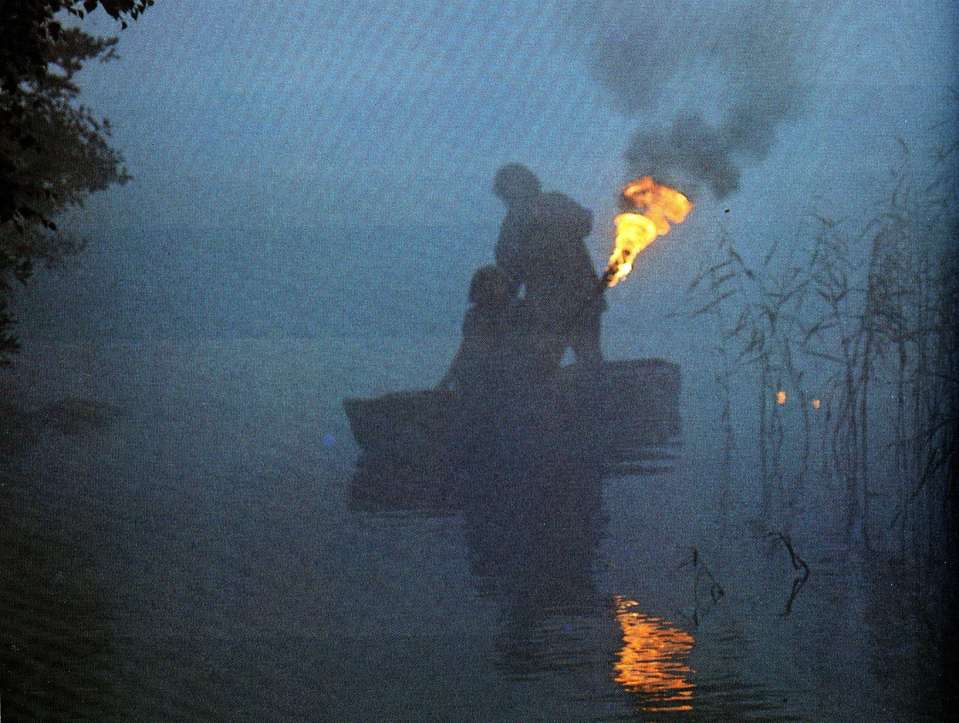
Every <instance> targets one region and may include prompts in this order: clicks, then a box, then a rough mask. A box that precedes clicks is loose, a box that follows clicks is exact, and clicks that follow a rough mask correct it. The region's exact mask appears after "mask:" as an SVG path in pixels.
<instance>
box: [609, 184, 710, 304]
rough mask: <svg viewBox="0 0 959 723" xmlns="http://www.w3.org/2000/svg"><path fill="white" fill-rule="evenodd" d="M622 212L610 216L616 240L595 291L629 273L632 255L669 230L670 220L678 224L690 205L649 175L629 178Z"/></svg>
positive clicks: (621, 278) (622, 203)
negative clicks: (634, 178)
mask: <svg viewBox="0 0 959 723" xmlns="http://www.w3.org/2000/svg"><path fill="white" fill-rule="evenodd" d="M620 205H621V206H622V209H623V212H622V213H620V214H619V215H617V216H616V218H615V219H613V223H614V224H615V225H616V239H615V242H614V244H613V253H612V254H611V255H610V257H609V263H608V264H607V265H606V270H605V271H604V272H603V275H602V277H601V278H600V280H599V293H600V294H602V293H603V292H604V291H605V290H606V289H608V288H611V287H613V286H616V284H618V283H619V282H620V281H622V280H623V279H625V278H626V277H627V276H629V272H630V271H632V270H633V262H634V261H635V259H636V257H637V256H638V255H639V254H640V253H641V252H642V251H643V249H645V248H646V247H647V246H649V245H650V244H651V243H652V242H653V241H654V240H655V239H656V237H657V236H665V235H666V234H667V233H669V228H670V223H682V222H683V221H684V220H685V218H686V216H688V215H689V212H690V211H692V210H693V204H692V202H690V200H689V199H688V198H686V196H684V195H683V194H682V193H680V192H679V191H677V190H676V189H674V188H670V187H669V186H664V185H662V184H660V183H656V181H654V180H653V178H652V177H651V176H643V177H642V178H637V179H636V180H634V181H630V182H629V183H627V184H626V187H625V188H623V193H622V196H621V198H620Z"/></svg>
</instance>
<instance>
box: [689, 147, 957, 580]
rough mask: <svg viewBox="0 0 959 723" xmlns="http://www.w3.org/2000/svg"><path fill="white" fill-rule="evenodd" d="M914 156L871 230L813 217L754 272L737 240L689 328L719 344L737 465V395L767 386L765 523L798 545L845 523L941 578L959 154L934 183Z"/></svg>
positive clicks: (950, 429)
mask: <svg viewBox="0 0 959 723" xmlns="http://www.w3.org/2000/svg"><path fill="white" fill-rule="evenodd" d="M902 147H903V161H902V164H901V167H900V170H899V171H898V173H897V175H896V178H895V183H894V187H893V188H892V190H891V191H890V193H889V195H888V198H887V200H886V201H885V202H884V204H883V205H882V206H881V207H880V208H879V210H878V211H877V212H876V213H875V215H874V216H873V217H872V218H871V219H869V220H868V221H867V222H866V223H858V224H853V223H849V222H844V221H840V220H836V219H832V218H829V217H826V216H821V215H815V216H814V217H813V219H812V231H811V233H810V234H809V235H808V236H807V237H806V239H805V240H803V239H800V242H798V243H792V244H791V245H790V247H789V248H788V249H786V250H784V246H783V244H780V243H773V244H771V245H770V247H769V248H768V250H767V252H766V253H765V255H764V256H762V257H761V259H757V260H756V261H755V262H750V261H749V260H747V259H749V258H750V256H749V255H748V254H746V253H744V252H743V249H744V246H738V244H737V241H736V240H734V239H733V238H731V236H730V235H729V234H728V233H723V234H722V235H721V236H720V238H719V239H718V257H716V258H714V261H715V262H714V263H710V264H709V265H708V266H706V267H705V268H703V269H702V270H701V271H700V273H698V274H697V275H696V277H695V278H694V279H693V281H692V283H691V284H690V288H689V294H688V297H687V302H688V306H687V308H686V310H685V311H684V313H685V314H686V315H688V316H692V317H698V316H708V317H710V318H711V319H712V320H713V322H714V323H715V325H716V328H718V329H719V332H720V340H719V343H718V345H717V347H716V351H717V352H718V354H719V355H720V358H721V359H722V364H721V369H722V371H721V372H720V373H719V375H718V378H717V382H718V386H719V388H720V389H725V390H726V397H725V400H724V410H723V420H722V421H723V424H724V426H725V428H726V429H727V435H726V448H727V452H728V453H729V452H731V450H732V449H733V446H734V443H733V441H732V436H733V435H732V428H733V424H732V421H731V416H732V414H733V405H731V403H730V397H729V394H730V390H731V389H733V388H741V386H742V383H743V382H744V381H746V382H749V386H753V385H754V387H753V388H754V389H755V401H754V402H751V403H750V404H751V405H752V404H755V407H754V408H755V418H754V419H755V429H756V432H757V433H756V443H757V445H758V450H757V452H758V458H759V464H758V467H759V472H758V477H759V485H758V500H756V504H757V506H758V508H759V512H760V514H761V515H762V517H763V519H765V520H766V521H767V522H768V523H769V524H770V526H772V527H775V528H779V529H783V530H786V531H788V530H789V529H790V528H791V527H792V526H793V525H796V524H798V522H799V521H800V519H801V518H805V519H809V518H819V519H823V518H824V517H828V516H829V515H836V517H834V522H835V526H836V527H838V528H839V530H840V531H841V532H842V533H843V534H844V535H845V537H846V539H847V540H849V541H851V542H854V543H856V544H860V545H861V546H862V547H863V548H864V549H865V550H874V551H875V550H881V551H884V552H890V553H894V554H896V555H899V556H901V557H902V558H911V559H912V560H913V561H914V562H916V563H917V565H916V567H917V569H920V570H923V571H925V572H926V573H928V574H941V570H942V569H943V567H944V565H945V563H946V561H947V560H948V557H949V555H950V554H951V553H952V552H954V551H955V550H956V549H957V548H956V538H955V532H956V529H955V525H954V522H955V514H956V503H957V498H956V487H955V469H956V466H957V461H959V460H957V457H956V426H957V424H956V423H957V414H956V412H957V407H959V393H957V392H959V377H957V374H959V339H957V333H956V329H955V327H956V321H957V318H959V314H957V312H959V283H957V281H956V273H957V252H956V248H957V242H959V195H957V183H956V175H955V173H953V172H952V171H951V165H950V164H951V163H952V162H954V161H955V156H956V155H957V154H956V146H952V147H950V148H948V149H946V150H944V151H943V152H942V153H941V154H940V157H939V159H938V162H937V163H934V164H931V167H932V168H933V171H932V172H928V171H927V172H926V173H925V175H923V173H922V172H921V171H917V170H916V169H915V168H914V166H915V164H914V162H913V160H912V159H911V158H910V154H909V152H908V148H907V147H906V145H905V144H902ZM925 167H926V168H927V169H928V168H929V167H930V165H929V164H925ZM728 495H729V491H728V490H721V492H720V497H721V500H720V504H721V505H727V504H728V501H727V498H728ZM837 510H838V511H840V512H839V513H838V514H837V512H836V511H837ZM935 571H940V572H939V573H936V572H935Z"/></svg>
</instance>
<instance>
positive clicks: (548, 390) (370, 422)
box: [343, 359, 681, 480]
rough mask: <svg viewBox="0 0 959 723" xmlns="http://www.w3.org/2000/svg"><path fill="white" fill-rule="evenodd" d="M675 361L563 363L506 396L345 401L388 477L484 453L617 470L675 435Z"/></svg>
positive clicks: (374, 463)
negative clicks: (484, 401)
mask: <svg viewBox="0 0 959 723" xmlns="http://www.w3.org/2000/svg"><path fill="white" fill-rule="evenodd" d="M680 384H681V375H680V369H679V366H678V365H676V364H674V363H672V362H668V361H665V360H663V359H635V360H629V361H610V362H605V363H604V364H603V365H602V367H601V368H600V369H598V370H591V371H587V370H584V369H580V368H579V367H578V366H577V365H576V364H573V365H570V366H568V367H564V368H563V369H562V370H560V372H559V374H558V375H557V376H556V378H555V379H554V380H551V381H550V382H548V383H545V384H543V385H539V386H537V387H535V388H531V389H527V390H525V391H524V393H522V394H520V395H517V396H515V397H512V398H510V399H509V400H508V401H507V402H504V401H503V399H502V398H501V399H498V400H497V401H496V403H495V404H491V405H490V406H487V407H483V405H479V406H477V405H476V404H475V403H472V404H470V405H467V404H466V403H465V402H464V400H462V399H460V398H458V397H457V396H456V395H455V394H454V393H452V392H449V391H445V390H424V391H411V392H398V393H393V394H386V395H383V396H380V397H376V398H374V399H356V398H351V399H345V400H344V401H343V407H344V409H345V411H346V415H347V418H348V419H349V423H350V429H351V430H352V432H353V436H354V438H355V439H356V442H357V444H358V445H359V446H360V448H361V450H362V454H361V458H360V461H359V466H360V467H361V468H366V469H382V468H387V469H389V470H390V474H389V476H390V477H391V478H394V479H395V478H396V477H398V476H399V477H406V478H408V479H418V480H428V479H437V478H440V477H445V476H448V474H449V473H450V471H451V470H455V469H461V468H462V467H463V466H464V465H469V464H472V463H474V462H476V461H477V460H479V459H490V458H493V459H496V460H497V464H501V463H502V461H503V460H509V459H518V458H523V459H527V460H535V459H536V458H537V457H541V458H543V459H546V458H550V459H555V458H556V457H557V455H559V456H562V455H575V456H577V457H578V458H582V457H583V456H584V455H590V456H595V457H596V458H597V459H602V460H603V461H604V464H606V465H608V466H609V467H611V468H614V469H615V468H616V467H620V468H622V467H624V466H625V467H629V466H630V465H637V464H640V465H641V464H642V463H644V462H647V461H649V459H650V456H651V454H652V456H653V457H656V456H657V453H651V452H650V449H651V448H656V447H662V446H664V445H667V446H668V445H674V444H676V443H678V441H679V435H680V414H679V393H680Z"/></svg>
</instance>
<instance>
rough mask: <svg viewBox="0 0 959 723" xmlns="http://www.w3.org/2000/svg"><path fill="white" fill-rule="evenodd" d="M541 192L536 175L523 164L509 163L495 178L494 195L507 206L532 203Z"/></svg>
mask: <svg viewBox="0 0 959 723" xmlns="http://www.w3.org/2000/svg"><path fill="white" fill-rule="evenodd" d="M540 190H541V189H540V185H539V179H538V178H537V177H536V174H535V173H533V172H532V171H531V170H529V169H528V168H527V167H526V166H524V165H522V164H521V163H507V164H506V165H505V166H503V167H502V168H500V169H499V170H498V171H497V172H496V176H495V177H494V178H493V193H495V194H496V195H497V196H499V198H500V200H502V201H503V203H505V204H506V205H507V206H512V205H515V204H517V203H525V202H526V201H530V200H532V199H534V198H536V196H538V195H539V193H540Z"/></svg>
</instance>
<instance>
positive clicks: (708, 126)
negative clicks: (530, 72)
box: [592, 0, 821, 198]
mask: <svg viewBox="0 0 959 723" xmlns="http://www.w3.org/2000/svg"><path fill="white" fill-rule="evenodd" d="M597 9H598V10H600V12H598V13H596V14H594V15H593V17H594V18H596V17H599V18H601V23H602V25H603V28H602V29H601V30H600V32H599V34H598V35H597V36H596V39H595V44H594V46H593V50H594V53H593V56H592V71H593V74H594V76H595V77H596V78H597V79H598V80H599V81H600V82H601V83H602V84H603V85H604V86H605V87H606V88H607V89H609V90H610V91H611V92H612V100H613V102H614V103H615V105H616V106H617V107H618V108H619V109H620V110H622V111H623V112H625V113H628V114H630V115H633V114H642V113H644V112H649V111H650V110H652V109H654V108H656V107H657V105H658V104H661V103H664V102H668V101H669V98H668V97H667V96H666V95H665V93H666V91H667V88H668V86H669V84H670V83H671V82H672V81H673V80H674V79H675V78H680V79H681V80H683V81H684V82H685V83H687V84H688V83H695V82H697V78H701V79H703V80H701V81H700V82H713V83H714V82H715V80H714V79H715V78H717V77H718V78H720V79H721V80H720V84H721V88H722V91H723V92H722V94H721V95H720V104H721V106H720V108H719V113H718V118H719V121H718V122H717V123H710V122H709V121H707V120H706V118H705V117H704V116H703V115H702V114H701V113H699V112H692V111H687V112H684V113H681V114H680V115H679V116H678V117H677V118H676V119H675V120H674V122H673V124H672V127H670V128H667V129H663V128H658V129H650V128H646V127H641V128H640V129H638V130H637V131H636V132H635V133H634V134H633V136H632V138H631V139H630V143H629V147H628V148H627V150H626V161H627V165H628V170H629V172H630V173H631V174H632V175H634V176H639V175H646V174H649V175H653V176H655V177H656V178H657V179H660V180H663V181H665V182H667V183H670V182H671V183H685V184H687V185H688V184H704V185H706V186H708V187H709V188H710V189H711V190H712V192H713V193H714V194H715V196H716V197H717V198H723V197H725V196H728V195H729V194H730V193H733V192H734V191H736V190H737V189H738V188H739V184H740V176H741V173H742V170H741V169H742V167H743V166H744V165H748V164H749V163H755V162H758V161H761V160H763V159H764V158H766V156H767V155H768V154H769V151H770V150H771V148H772V146H773V144H774V142H775V140H776V131H777V128H778V127H779V125H780V124H781V123H783V122H784V121H787V120H790V119H793V118H796V117H797V116H798V115H799V113H800V112H801V111H802V108H803V105H804V102H803V101H804V90H803V88H804V84H803V83H802V78H801V71H800V68H799V65H798V59H799V58H800V56H801V53H800V49H801V47H803V46H804V45H805V44H807V43H809V42H810V41H811V38H812V36H813V26H815V25H818V24H819V23H818V22H816V21H817V20H821V16H820V13H819V10H817V9H816V8H815V7H814V6H801V5H798V4H795V3H786V2H779V1H778V0H776V1H772V0H770V1H768V2H767V1H763V0H754V1H752V2H732V1H731V0H727V1H725V2H707V3H704V2H690V3H687V4H682V3H679V2H644V3H629V4H625V3H615V4H610V5H608V6H602V5H601V6H596V7H593V10H597ZM803 16H810V17H803ZM594 27H595V25H594ZM707 79H710V80H707ZM687 87H688V86H687Z"/></svg>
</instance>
